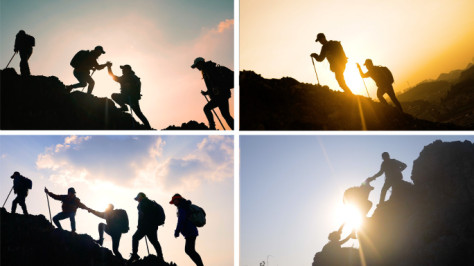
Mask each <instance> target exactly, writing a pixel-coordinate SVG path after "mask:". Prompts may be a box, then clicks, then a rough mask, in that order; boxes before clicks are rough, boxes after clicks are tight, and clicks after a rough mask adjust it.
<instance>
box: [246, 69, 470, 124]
mask: <svg viewBox="0 0 474 266" xmlns="http://www.w3.org/2000/svg"><path fill="white" fill-rule="evenodd" d="M373 96H374V95H373ZM361 113H362V114H363V115H361ZM361 117H363V118H364V123H365V125H366V128H367V129H369V130H428V129H432V130H434V129H436V130H445V129H460V128H461V127H458V126H455V125H452V124H443V123H436V122H429V121H426V120H421V119H417V118H414V117H412V116H410V115H408V114H403V113H400V112H399V111H398V110H397V109H396V108H395V107H393V106H387V105H384V104H381V103H379V102H374V101H372V100H371V99H368V98H367V97H363V96H352V95H347V94H345V93H342V92H339V91H333V90H330V89H329V87H327V86H319V85H311V84H305V83H300V82H298V81H297V80H295V79H293V78H282V79H264V78H262V77H261V76H260V75H257V74H256V73H254V72H252V71H242V72H240V128H241V129H243V130H361V129H363V122H362V119H361Z"/></svg>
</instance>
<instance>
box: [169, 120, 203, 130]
mask: <svg viewBox="0 0 474 266" xmlns="http://www.w3.org/2000/svg"><path fill="white" fill-rule="evenodd" d="M209 129H210V128H209V127H208V126H206V125H205V124H204V123H202V122H201V123H198V122H196V121H194V120H190V121H189V122H187V123H182V124H181V126H175V125H171V126H169V127H167V128H164V129H163V130H209Z"/></svg>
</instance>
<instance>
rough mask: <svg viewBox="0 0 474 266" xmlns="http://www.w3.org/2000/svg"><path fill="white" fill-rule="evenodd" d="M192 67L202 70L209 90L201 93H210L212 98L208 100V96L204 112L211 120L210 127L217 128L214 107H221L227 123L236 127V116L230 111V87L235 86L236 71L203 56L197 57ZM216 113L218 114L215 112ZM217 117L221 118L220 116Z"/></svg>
mask: <svg viewBox="0 0 474 266" xmlns="http://www.w3.org/2000/svg"><path fill="white" fill-rule="evenodd" d="M191 68H197V69H198V70H200V71H201V73H202V77H203V79H204V83H205V84H206V88H207V91H201V94H202V95H204V97H206V95H209V97H210V98H211V100H207V97H206V100H207V101H208V103H207V104H206V105H205V106H204V113H205V114H206V117H207V120H208V121H209V128H210V129H214V130H215V129H216V123H215V122H214V117H213V116H212V111H213V109H214V108H216V107H219V110H220V111H221V114H222V116H223V117H224V119H225V121H226V122H227V125H229V127H230V128H231V129H234V118H232V116H231V115H230V111H229V99H230V96H231V92H230V89H232V88H233V87H234V72H233V71H231V70H230V69H228V68H227V67H224V66H220V65H217V64H216V63H214V62H212V61H205V60H204V58H202V57H198V58H196V59H195V60H194V63H193V64H192V65H191ZM214 114H215V115H216V116H217V114H216V113H215V112H214ZM217 118H218V119H219V117H217ZM219 121H220V120H219Z"/></svg>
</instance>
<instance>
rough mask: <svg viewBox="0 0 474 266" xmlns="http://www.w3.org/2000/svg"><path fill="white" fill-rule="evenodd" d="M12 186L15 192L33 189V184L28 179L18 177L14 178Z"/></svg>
mask: <svg viewBox="0 0 474 266" xmlns="http://www.w3.org/2000/svg"><path fill="white" fill-rule="evenodd" d="M13 186H14V187H15V190H17V191H27V190H28V189H32V188H33V182H32V181H31V179H29V178H28V177H24V176H20V178H15V180H14V181H13Z"/></svg>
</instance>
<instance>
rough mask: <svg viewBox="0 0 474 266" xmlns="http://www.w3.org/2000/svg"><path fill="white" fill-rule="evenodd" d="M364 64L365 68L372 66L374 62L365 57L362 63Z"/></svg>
mask: <svg viewBox="0 0 474 266" xmlns="http://www.w3.org/2000/svg"><path fill="white" fill-rule="evenodd" d="M364 66H366V67H367V69H370V68H372V67H373V66H374V63H372V59H366V60H365V63H364Z"/></svg>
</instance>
